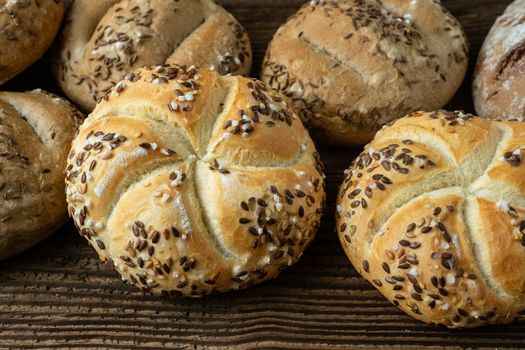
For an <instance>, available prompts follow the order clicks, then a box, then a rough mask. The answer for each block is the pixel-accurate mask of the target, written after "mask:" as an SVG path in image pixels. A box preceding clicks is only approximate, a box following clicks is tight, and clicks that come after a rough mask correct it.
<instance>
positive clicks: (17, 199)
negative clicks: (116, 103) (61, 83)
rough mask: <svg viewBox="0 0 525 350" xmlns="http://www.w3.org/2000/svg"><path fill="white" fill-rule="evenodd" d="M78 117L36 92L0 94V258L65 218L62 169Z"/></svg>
mask: <svg viewBox="0 0 525 350" xmlns="http://www.w3.org/2000/svg"><path fill="white" fill-rule="evenodd" d="M82 119H83V118H82V115H81V114H80V113H79V112H78V111H77V110H76V109H75V108H74V107H72V106H71V105H70V104H69V103H68V102H66V101H64V100H63V99H61V98H59V97H57V96H54V95H50V94H48V93H44V92H43V91H40V90H35V91H31V92H26V93H18V92H0V260H3V259H5V258H8V257H10V256H13V255H15V254H18V253H20V252H22V251H23V250H25V249H27V248H29V247H31V246H32V245H34V244H36V243H38V242H40V241H41V240H43V239H44V238H46V237H47V236H48V235H49V234H51V233H52V232H53V231H54V230H55V229H56V228H58V226H60V225H61V224H63V223H64V222H65V221H66V220H67V211H66V201H65V200H64V170H65V168H66V158H67V154H68V152H69V148H70V147H71V141H72V140H73V137H74V136H75V133H76V131H77V128H78V126H79V124H80V122H81V121H82Z"/></svg>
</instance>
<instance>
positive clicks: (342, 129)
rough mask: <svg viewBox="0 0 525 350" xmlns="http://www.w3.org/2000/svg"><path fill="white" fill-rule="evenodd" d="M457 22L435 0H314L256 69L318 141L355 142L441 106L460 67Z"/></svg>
mask: <svg viewBox="0 0 525 350" xmlns="http://www.w3.org/2000/svg"><path fill="white" fill-rule="evenodd" d="M467 61H468V45H467V39H466V37H465V34H464V32H463V30H462V28H461V25H460V24H459V22H458V21H457V20H456V19H455V18H454V17H452V15H451V14H450V13H449V12H448V11H447V10H446V9H445V8H443V6H442V5H441V3H440V2H439V1H435V0H383V1H379V0H337V1H336V0H313V1H309V2H308V3H307V4H305V5H304V6H303V7H302V8H301V9H300V10H299V12H297V13H296V14H295V15H293V16H292V17H291V18H290V19H289V20H288V22H287V23H286V24H284V25H283V26H282V27H281V28H280V29H279V30H278V31H277V33H276V34H275V37H274V38H273V40H272V42H271V44H270V46H269V48H268V51H267V53H266V57H265V60H264V63H263V68H262V73H261V77H262V80H263V81H265V82H267V83H268V84H269V85H270V86H271V87H272V88H274V89H275V90H277V91H280V92H282V93H283V94H285V95H286V96H288V97H290V98H291V99H292V101H293V104H294V107H295V108H296V110H297V112H298V113H299V115H300V116H301V118H302V120H303V122H304V123H305V124H306V125H307V126H308V128H309V129H310V130H311V132H312V133H313V136H315V137H316V138H317V139H318V140H319V141H320V142H324V143H330V144H336V145H346V146H348V145H361V144H365V143H367V142H368V141H370V140H371V139H372V137H373V135H374V133H375V132H376V131H377V130H379V128H380V127H381V126H382V125H384V124H386V123H388V122H389V121H391V120H394V119H396V118H399V117H402V116H404V115H406V114H408V113H410V112H413V111H416V110H434V109H438V108H441V107H443V106H444V105H445V104H446V103H447V102H448V101H449V99H450V98H451V97H452V96H453V95H454V93H455V92H456V90H457V89H458V88H459V86H460V84H461V82H462V80H463V78H464V76H465V72H466V69H467V63H468V62H467Z"/></svg>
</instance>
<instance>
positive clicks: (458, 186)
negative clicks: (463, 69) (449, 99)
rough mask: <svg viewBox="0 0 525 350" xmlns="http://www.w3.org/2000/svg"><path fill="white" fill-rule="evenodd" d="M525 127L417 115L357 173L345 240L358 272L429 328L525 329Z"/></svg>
mask: <svg viewBox="0 0 525 350" xmlns="http://www.w3.org/2000/svg"><path fill="white" fill-rule="evenodd" d="M523 133H525V124H523V123H520V122H491V121H488V120H486V119H482V118H478V117H473V116H472V115H465V114H463V113H461V112H454V113H451V112H445V111H440V112H434V113H422V112H419V113H415V114H413V115H412V116H409V117H407V118H403V119H400V120H399V121H396V122H395V123H394V124H393V125H391V126H389V127H386V128H384V129H383V130H382V131H380V132H379V133H378V134H377V136H376V138H375V139H374V140H373V141H372V142H371V143H370V144H369V145H368V146H367V147H366V149H365V151H364V152H363V153H362V154H361V155H360V156H359V157H358V158H357V159H356V160H355V161H354V162H353V163H352V166H351V167H350V168H349V169H348V171H347V172H346V179H345V180H344V183H343V185H342V187H341V190H340V193H339V197H338V200H337V203H338V206H337V232H338V234H339V238H340V240H341V243H342V245H343V248H344V250H345V252H346V254H347V255H348V257H349V259H350V261H351V262H352V264H353V265H354V266H355V268H356V269H357V270H358V271H359V273H361V274H362V275H363V277H365V278H366V279H367V280H368V281H370V282H371V283H373V285H374V286H375V287H376V288H377V289H378V290H379V291H380V292H381V293H383V294H384V295H385V296H386V297H387V298H388V299H389V300H390V301H391V302H392V303H394V305H396V306H398V307H399V308H400V309H401V310H403V311H405V312H406V313H408V314H409V315H411V316H413V317H415V318H417V319H419V320H421V321H424V322H428V323H434V324H443V325H445V326H447V327H451V328H456V327H476V326H481V325H485V324H494V323H509V322H511V321H513V320H515V319H523V318H524V317H525V272H524V270H523V269H522V268H521V266H523V265H524V264H525V236H524V232H525V182H524V181H523V179H524V178H525V164H523V163H522V162H521V152H522V149H525V147H524V142H523V137H522V135H523Z"/></svg>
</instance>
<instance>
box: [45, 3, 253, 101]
mask: <svg viewBox="0 0 525 350" xmlns="http://www.w3.org/2000/svg"><path fill="white" fill-rule="evenodd" d="M163 63H177V64H186V65H193V64H194V65H197V66H201V67H203V68H210V69H214V70H216V71H218V72H220V73H221V74H227V73H232V74H240V75H242V74H248V73H249V72H250V68H251V63H252V52H251V46H250V41H249V38H248V35H247V33H246V31H245V30H244V28H243V27H242V26H241V25H240V24H239V23H238V22H237V20H236V19H235V18H234V17H233V16H232V15H231V14H229V13H228V12H226V11H225V10H224V9H223V8H222V7H220V6H218V5H217V4H215V3H214V2H213V1H212V0H180V1H164V0H148V1H142V0H122V1H117V0H97V5H96V6H93V1H92V0H76V1H75V2H74V3H73V5H72V6H71V8H70V10H69V13H68V17H67V23H66V25H65V28H64V31H63V35H62V46H61V49H60V53H59V57H58V59H57V62H56V64H55V75H56V76H57V80H58V83H59V85H60V86H61V88H62V89H63V90H64V92H65V93H66V94H67V95H68V96H69V97H70V98H71V99H72V100H73V101H74V102H75V103H77V104H78V105H79V106H80V107H81V108H82V109H84V110H86V111H91V110H92V109H93V108H94V107H95V103H96V101H97V100H99V99H100V98H101V97H102V96H104V95H105V94H106V92H107V91H109V89H110V88H111V87H112V86H113V85H114V84H115V83H116V82H118V81H119V80H121V79H122V78H123V77H124V75H125V74H126V73H127V72H129V71H130V70H132V69H134V68H138V67H142V66H146V65H157V64H163Z"/></svg>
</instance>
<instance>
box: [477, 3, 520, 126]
mask: <svg viewBox="0 0 525 350" xmlns="http://www.w3.org/2000/svg"><path fill="white" fill-rule="evenodd" d="M524 51H525V0H516V1H514V2H513V3H512V4H511V5H510V6H509V7H508V8H507V10H506V11H505V13H504V14H503V15H502V16H501V17H499V18H498V19H497V21H496V23H495V24H494V26H493V27H492V29H491V31H490V33H489V35H488V37H487V39H486V40H485V43H484V44H483V47H482V48H481V52H480V54H479V58H478V64H477V67H476V71H475V73H474V84H473V93H474V103H475V106H476V111H477V112H478V114H479V115H480V116H483V117H487V118H492V119H501V118H508V119H513V118H522V117H525V77H524V74H525V59H524V57H523V53H524Z"/></svg>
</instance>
